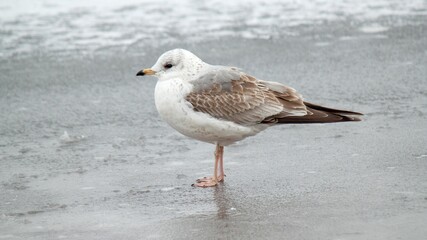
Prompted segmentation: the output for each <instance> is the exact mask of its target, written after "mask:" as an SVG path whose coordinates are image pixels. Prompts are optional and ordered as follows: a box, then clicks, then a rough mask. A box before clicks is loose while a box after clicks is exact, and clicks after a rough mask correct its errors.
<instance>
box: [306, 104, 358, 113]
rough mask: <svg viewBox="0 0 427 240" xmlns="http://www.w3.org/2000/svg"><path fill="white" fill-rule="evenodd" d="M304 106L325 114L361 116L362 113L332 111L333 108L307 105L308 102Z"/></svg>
mask: <svg viewBox="0 0 427 240" xmlns="http://www.w3.org/2000/svg"><path fill="white" fill-rule="evenodd" d="M304 104H305V106H307V107H309V108H312V109H316V110H319V111H325V112H330V113H338V114H344V115H360V116H361V115H363V114H362V113H359V112H352V111H347V110H340V109H334V108H327V107H323V106H320V105H316V104H313V103H309V102H304Z"/></svg>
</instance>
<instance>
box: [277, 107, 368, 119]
mask: <svg viewBox="0 0 427 240" xmlns="http://www.w3.org/2000/svg"><path fill="white" fill-rule="evenodd" d="M304 104H305V105H306V106H307V110H308V111H310V112H311V113H312V114H311V115H305V116H301V117H297V116H293V117H283V118H278V119H276V120H277V123H285V124H286V123H289V124H290V123H292V124H298V123H301V124H305V123H332V122H349V121H361V119H360V118H358V117H353V116H348V115H363V114H362V113H358V112H352V111H346V110H339V109H333V108H327V107H323V106H319V105H316V104H312V103H308V102H304Z"/></svg>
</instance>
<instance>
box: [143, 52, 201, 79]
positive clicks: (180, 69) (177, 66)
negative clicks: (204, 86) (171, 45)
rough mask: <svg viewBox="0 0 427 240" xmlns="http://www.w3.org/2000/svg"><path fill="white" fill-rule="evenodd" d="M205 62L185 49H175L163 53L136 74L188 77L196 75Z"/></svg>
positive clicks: (162, 77)
mask: <svg viewBox="0 0 427 240" xmlns="http://www.w3.org/2000/svg"><path fill="white" fill-rule="evenodd" d="M204 65H205V63H204V62H203V61H202V60H201V59H200V58H198V57H197V56H196V55H194V54H193V53H191V52H190V51H187V50H185V49H173V50H170V51H167V52H165V53H163V54H162V55H161V56H160V57H159V59H158V60H157V62H156V63H155V64H154V65H153V66H152V67H151V68H146V69H143V70H141V71H139V72H138V73H137V74H136V76H146V75H153V76H156V77H157V78H158V79H159V80H168V79H173V78H183V79H188V78H191V77H192V76H196V75H197V74H198V73H199V72H200V71H201V70H202V68H203V67H204Z"/></svg>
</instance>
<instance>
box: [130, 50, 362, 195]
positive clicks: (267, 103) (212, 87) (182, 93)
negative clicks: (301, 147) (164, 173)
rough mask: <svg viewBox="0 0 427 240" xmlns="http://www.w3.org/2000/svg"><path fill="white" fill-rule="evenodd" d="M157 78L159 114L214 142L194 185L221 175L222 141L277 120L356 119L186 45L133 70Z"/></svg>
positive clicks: (205, 184)
mask: <svg viewBox="0 0 427 240" xmlns="http://www.w3.org/2000/svg"><path fill="white" fill-rule="evenodd" d="M146 75H152V76H155V77H157V78H158V81H157V84H156V87H155V91H154V98H155V104H156V108H157V111H158V112H159V115H160V117H161V118H162V119H163V120H164V121H166V122H167V123H168V124H169V125H170V126H171V127H172V128H174V129H175V130H177V131H178V132H180V133H181V134H183V135H185V136H188V137H190V138H194V139H197V140H199V141H203V142H207V143H212V144H215V145H216V149H215V154H214V155H215V165H214V173H213V176H212V177H203V178H200V179H197V181H196V183H195V184H193V186H197V187H213V186H216V185H217V184H218V183H219V182H222V181H224V177H225V174H224V165H223V154H224V147H225V146H228V145H230V144H233V143H235V142H237V141H240V140H243V139H245V138H247V137H250V136H254V135H255V134H257V133H259V132H261V131H262V130H265V129H266V128H268V127H270V126H273V125H277V124H301V123H333V122H348V121H360V119H359V118H357V117H355V116H354V115H362V114H361V113H358V112H352V111H346V110H339V109H333V108H328V107H323V106H320V105H317V104H313V103H309V102H305V101H304V100H303V98H302V96H301V95H300V94H299V93H298V92H297V91H296V90H295V89H293V88H291V87H288V86H285V85H283V84H281V83H278V82H272V81H264V80H261V79H257V78H255V77H253V76H251V75H249V74H246V73H244V72H242V71H241V70H240V69H238V68H235V67H228V66H221V65H211V64H208V63H205V62H203V61H202V60H201V59H200V58H198V57H197V56H196V55H194V54H193V53H191V52H190V51H187V50H185V49H173V50H170V51H167V52H165V53H163V54H162V55H161V56H160V57H159V59H158V60H157V62H156V63H155V64H154V65H153V66H152V67H151V68H146V69H143V70H141V71H139V72H138V73H137V74H136V76H146Z"/></svg>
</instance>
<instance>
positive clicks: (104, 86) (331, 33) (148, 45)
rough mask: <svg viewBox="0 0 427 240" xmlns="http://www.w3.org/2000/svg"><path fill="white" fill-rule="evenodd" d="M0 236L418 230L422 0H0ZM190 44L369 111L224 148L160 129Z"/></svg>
mask: <svg viewBox="0 0 427 240" xmlns="http://www.w3.org/2000/svg"><path fill="white" fill-rule="evenodd" d="M0 11H1V14H0V15H1V16H0V112H1V117H0V239H172V238H174V239H189V238H190V239H191V238H193V239H423V238H425V236H426V235H427V231H426V228H425V225H426V224H427V174H426V172H427V150H426V147H425V146H426V143H427V137H426V136H427V124H426V123H427V121H426V120H427V79H426V76H427V3H426V2H425V1H411V2H410V3H405V2H403V1H402V2H401V1H374V2H372V1H353V2H348V1H338V2H334V3H332V2H330V1H284V2H283V1H272V2H270V1H269V2H262V1H237V2H227V3H224V2H220V1H209V3H201V2H200V1H176V2H174V1H172V2H169V1H168V2H166V1H146V2H138V1H133V0H126V1H120V2H114V3H113V2H105V1H91V2H90V3H88V2H86V1H63V2H61V3H59V2H57V1H37V2H35V1H23V0H21V1H16V0H15V1H8V0H5V1H2V2H1V3H0ZM176 47H181V48H186V49H188V50H190V51H192V52H194V53H196V54H197V55H198V56H200V57H201V58H202V59H204V60H205V61H206V62H209V63H213V64H222V65H232V66H237V67H240V68H242V69H243V70H244V71H245V72H247V73H249V74H252V75H254V76H257V77H259V78H262V79H266V80H272V81H278V82H281V83H284V84H286V85H289V86H292V87H294V88H296V89H297V90H298V91H299V92H300V93H301V94H302V95H303V96H304V97H305V99H306V100H307V101H310V102H315V103H319V104H324V105H327V106H331V107H337V108H345V109H349V110H354V111H360V112H363V113H365V116H364V117H363V119H364V121H362V122H357V123H342V124H329V125H287V126H276V127H273V128H270V129H268V130H267V131H265V132H262V133H261V134H259V135H257V136H255V137H252V138H248V139H246V140H244V141H242V142H239V143H237V144H235V145H233V146H230V147H227V148H226V149H225V171H226V174H227V177H226V180H225V183H224V184H221V185H220V186H218V187H216V188H209V189H198V188H193V187H191V184H192V183H193V182H194V180H195V179H196V178H198V177H201V176H206V175H210V174H211V172H212V169H213V150H214V146H212V145H209V144H205V143H201V142H197V141H195V140H192V139H188V138H186V137H184V136H182V135H180V134H179V133H177V132H175V131H174V130H173V129H172V128H170V127H169V126H167V125H166V124H165V123H164V122H162V121H161V120H160V118H159V116H158V114H157V112H156V109H155V106H154V100H153V91H154V86H155V79H152V78H142V79H139V78H136V77H135V74H136V72H137V71H139V70H140V69H141V68H143V67H150V66H152V65H153V64H154V62H155V61H156V60H157V58H158V56H159V55H160V54H161V53H163V52H164V51H166V50H169V49H172V48H176Z"/></svg>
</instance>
